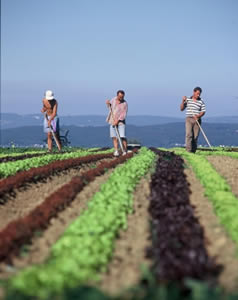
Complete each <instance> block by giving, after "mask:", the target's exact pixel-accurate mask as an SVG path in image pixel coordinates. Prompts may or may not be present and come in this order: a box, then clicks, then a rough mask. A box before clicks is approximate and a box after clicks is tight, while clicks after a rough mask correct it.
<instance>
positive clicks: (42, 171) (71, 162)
mask: <svg viewBox="0 0 238 300" xmlns="http://www.w3.org/2000/svg"><path fill="white" fill-rule="evenodd" d="M111 157H113V156H112V153H105V154H90V155H87V156H83V157H78V158H69V159H65V160H58V161H54V162H52V163H50V164H48V165H45V166H42V167H38V168H31V169H29V170H27V171H22V172H19V173H17V174H16V175H13V176H9V177H7V178H4V179H2V180H1V181H0V197H2V201H1V203H4V202H5V199H4V195H5V194H6V193H9V192H11V191H13V190H14V189H16V188H19V187H22V186H24V185H25V184H27V183H30V182H37V181H39V180H41V179H44V178H47V177H49V176H51V175H54V174H55V173H57V172H60V171H63V170H66V169H69V168H74V167H79V166H80V165H82V164H85V163H92V162H95V161H97V160H100V159H104V158H111Z"/></svg>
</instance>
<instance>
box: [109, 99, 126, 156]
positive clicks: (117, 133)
mask: <svg viewBox="0 0 238 300" xmlns="http://www.w3.org/2000/svg"><path fill="white" fill-rule="evenodd" d="M109 109H110V113H111V115H112V119H113V122H115V119H114V115H113V112H112V106H111V104H110V105H109ZM115 131H116V135H117V139H118V142H119V145H120V147H121V150H122V153H123V154H124V153H126V151H125V149H124V146H123V143H122V140H121V137H120V134H119V131H118V127H117V126H115Z"/></svg>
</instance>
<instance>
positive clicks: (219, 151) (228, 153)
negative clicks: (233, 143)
mask: <svg viewBox="0 0 238 300" xmlns="http://www.w3.org/2000/svg"><path fill="white" fill-rule="evenodd" d="M160 149H161V150H168V149H164V148H160ZM212 149H213V150H214V151H205V150H199V148H198V150H197V152H196V154H199V155H201V156H208V155H219V156H220V155H222V156H229V157H232V158H237V159H238V152H232V151H226V150H222V149H219V148H216V147H214V148H212ZM169 150H170V151H175V152H176V153H185V151H186V150H185V149H183V148H170V149H169ZM208 150H209V149H208Z"/></svg>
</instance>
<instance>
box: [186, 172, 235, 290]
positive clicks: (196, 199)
mask: <svg viewBox="0 0 238 300" xmlns="http://www.w3.org/2000/svg"><path fill="white" fill-rule="evenodd" d="M185 174H186V176H187V180H188V182H189V183H190V190H191V195H190V201H191V204H192V205H193V206H194V207H195V215H196V217H198V219H199V221H200V224H201V225H202V226H203V228H204V233H205V238H206V241H207V243H206V247H207V251H208V254H209V255H210V256H212V257H215V258H216V263H217V264H221V265H222V266H223V268H224V269H223V271H222V272H221V275H220V276H219V278H218V281H219V283H220V284H221V285H222V286H223V287H224V288H225V289H226V290H228V291H231V290H235V289H237V288H238V257H237V247H236V245H235V243H234V242H233V241H232V240H231V239H230V237H229V236H228V234H227V233H226V231H225V229H224V227H223V226H222V225H221V224H220V222H219V219H218V217H217V216H216V215H215V212H214V210H213V206H212V203H211V202H210V201H209V200H208V199H207V198H206V197H205V196H204V188H203V186H202V185H201V183H200V181H199V180H198V179H197V178H196V176H195V174H194V173H193V171H192V169H191V168H190V167H189V168H186V169H185Z"/></svg>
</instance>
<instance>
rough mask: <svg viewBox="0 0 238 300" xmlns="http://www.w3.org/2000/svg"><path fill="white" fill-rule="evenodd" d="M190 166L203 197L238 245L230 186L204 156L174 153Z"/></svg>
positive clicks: (235, 202)
mask: <svg viewBox="0 0 238 300" xmlns="http://www.w3.org/2000/svg"><path fill="white" fill-rule="evenodd" d="M176 153H178V154H181V155H182V156H183V157H184V158H185V159H186V160H187V162H188V163H189V164H190V165H191V166H192V168H193V170H194V172H195V174H196V176H197V177H198V179H199V180H200V182H201V183H202V185H203V186H204V188H205V196H207V197H208V198H209V199H210V200H211V201H212V203H213V206H214V209H215V212H216V214H217V216H218V217H219V219H220V221H221V223H222V224H223V225H224V227H225V228H226V230H227V232H228V233H229V235H230V236H231V238H232V239H233V240H234V241H235V242H236V243H237V244H238V235H237V232H238V218H237V213H238V199H237V197H236V196H235V195H234V194H233V193H232V191H231V187H230V185H229V184H228V183H227V181H226V180H225V178H223V177H222V176H221V175H220V174H219V173H218V172H217V171H216V170H215V168H214V167H213V166H212V165H211V163H210V162H209V161H208V160H207V159H206V157H205V156H204V155H198V154H191V153H188V152H186V151H180V150H179V151H176ZM229 154H230V153H229Z"/></svg>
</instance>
